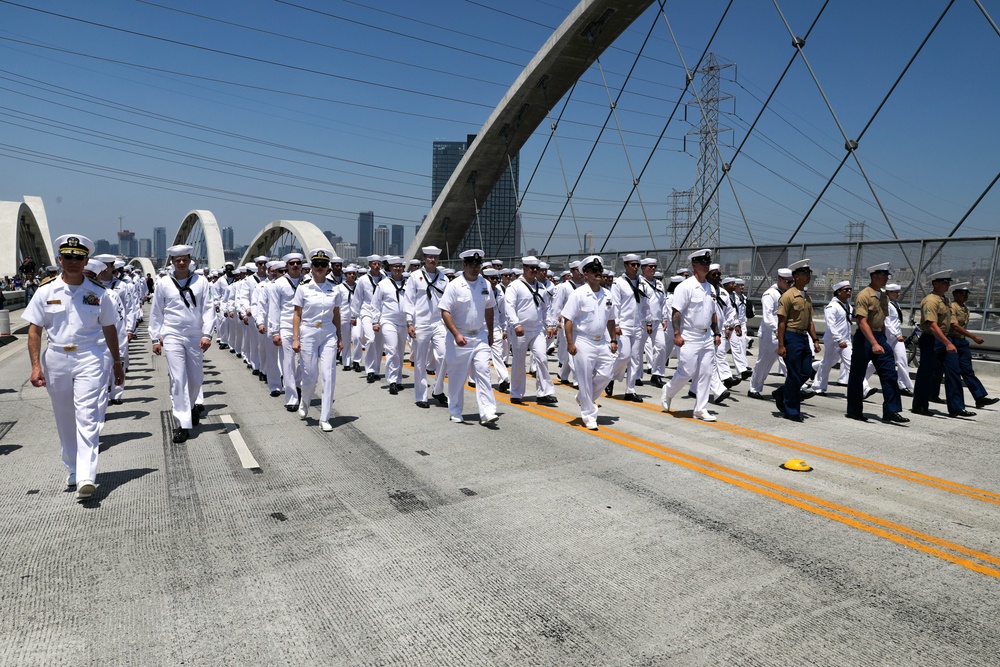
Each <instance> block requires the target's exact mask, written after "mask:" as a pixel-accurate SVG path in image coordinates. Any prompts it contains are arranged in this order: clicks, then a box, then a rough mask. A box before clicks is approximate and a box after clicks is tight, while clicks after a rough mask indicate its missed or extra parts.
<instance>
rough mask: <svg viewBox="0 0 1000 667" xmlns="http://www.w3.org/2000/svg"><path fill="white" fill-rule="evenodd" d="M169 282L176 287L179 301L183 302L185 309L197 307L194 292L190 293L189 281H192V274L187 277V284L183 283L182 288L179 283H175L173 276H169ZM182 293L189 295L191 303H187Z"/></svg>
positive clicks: (175, 279)
mask: <svg viewBox="0 0 1000 667" xmlns="http://www.w3.org/2000/svg"><path fill="white" fill-rule="evenodd" d="M170 280H171V281H172V282H173V283H174V285H175V286H176V287H177V291H178V292H180V295H181V299H183V300H184V307H185V308H191V307H192V306H197V305H198V300H197V299H196V298H194V292H192V291H191V281H192V280H194V274H193V273H192V274H191V275H190V276H188V279H187V282H186V283H184V287H181V284H180V283H179V282H177V278H175V277H173V276H170ZM184 292H187V293H188V294H190V295H191V303H188V300H187V297H186V296H184Z"/></svg>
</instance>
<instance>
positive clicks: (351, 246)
mask: <svg viewBox="0 0 1000 667" xmlns="http://www.w3.org/2000/svg"><path fill="white" fill-rule="evenodd" d="M333 251H334V252H336V253H337V257H340V258H341V259H342V260H344V264H347V263H348V262H353V261H354V260H356V259H357V258H358V244H357V243H347V242H345V241H341V242H340V243H338V244H337V245H336V246H334V248H333Z"/></svg>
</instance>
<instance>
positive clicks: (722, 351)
mask: <svg viewBox="0 0 1000 667" xmlns="http://www.w3.org/2000/svg"><path fill="white" fill-rule="evenodd" d="M732 335H734V336H735V335H736V334H732ZM728 342H729V339H727V338H726V337H725V336H722V339H721V342H720V343H719V346H718V347H716V348H715V374H716V376H717V377H718V379H719V382H720V383H721V382H722V381H723V380H728V379H729V378H731V377H733V369H732V368H730V367H729V359H728V358H727V357H726V353H727V352H728V351H729V345H728Z"/></svg>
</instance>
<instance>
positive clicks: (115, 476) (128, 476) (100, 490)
mask: <svg viewBox="0 0 1000 667" xmlns="http://www.w3.org/2000/svg"><path fill="white" fill-rule="evenodd" d="M151 472H157V468H131V469H129V470H115V471H112V472H103V473H98V475H97V482H98V484H99V486H98V487H97V491H96V492H95V493H94V495H93V496H91V497H90V498H88V499H87V500H82V501H80V504H81V505H82V506H83V507H86V508H87V509H97V508H98V507H100V506H101V501H102V500H104V499H105V498H107V497H108V496H109V495H111V493H112V492H113V491H114V490H115V489H117V488H118V487H120V486H123V485H125V484H128V483H129V482H131V481H133V480H136V479H140V478H142V477H145V476H146V475H148V474H149V473H151Z"/></svg>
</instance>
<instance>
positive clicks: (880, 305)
mask: <svg viewBox="0 0 1000 667" xmlns="http://www.w3.org/2000/svg"><path fill="white" fill-rule="evenodd" d="M888 314H889V297H888V295H886V293H885V292H876V291H875V289H874V288H873V287H872V286H871V285H869V286H868V287H866V288H864V289H863V290H861V291H860V292H858V295H857V296H856V297H854V316H855V317H864V318H865V319H867V320H868V326H869V327H871V330H872V331H885V318H886V316H887V315H888Z"/></svg>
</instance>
